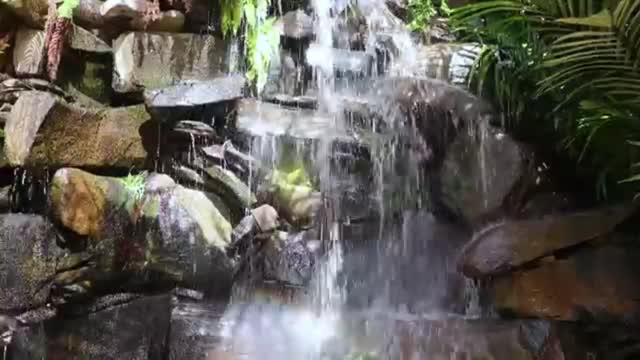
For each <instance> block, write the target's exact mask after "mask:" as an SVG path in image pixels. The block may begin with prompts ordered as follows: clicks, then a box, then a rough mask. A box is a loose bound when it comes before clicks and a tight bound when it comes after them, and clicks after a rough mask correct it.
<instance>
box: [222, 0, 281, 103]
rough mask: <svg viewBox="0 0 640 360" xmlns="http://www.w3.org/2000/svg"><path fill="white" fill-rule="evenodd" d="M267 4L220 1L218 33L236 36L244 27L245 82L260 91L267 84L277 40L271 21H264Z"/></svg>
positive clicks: (266, 0)
mask: <svg viewBox="0 0 640 360" xmlns="http://www.w3.org/2000/svg"><path fill="white" fill-rule="evenodd" d="M269 3H270V0H222V2H221V5H222V31H223V33H224V34H225V36H227V35H229V34H233V35H236V34H237V33H238V30H239V29H240V27H241V25H242V24H243V23H244V25H245V26H244V30H245V31H244V44H245V53H246V55H247V63H248V70H247V72H246V76H247V79H249V80H250V81H255V84H256V88H257V90H258V91H261V90H262V88H263V87H264V85H265V84H266V80H267V73H268V70H269V62H270V61H271V58H272V56H273V55H274V54H276V52H277V49H278V46H279V43H280V36H279V34H278V32H277V31H276V29H275V27H274V23H275V18H267V11H268V8H269Z"/></svg>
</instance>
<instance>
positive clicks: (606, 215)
mask: <svg viewBox="0 0 640 360" xmlns="http://www.w3.org/2000/svg"><path fill="white" fill-rule="evenodd" d="M634 209H635V206H633V205H619V206H617V207H609V208H603V209H599V210H591V211H584V212H577V213H569V214H558V215H549V216H545V217H543V218H541V219H537V220H536V219H532V220H521V221H506V222H503V223H499V224H495V225H490V226H489V227H487V228H486V229H483V230H481V231H480V232H478V233H476V234H475V235H474V238H473V239H472V240H471V241H470V242H469V243H468V244H467V245H466V246H465V248H464V249H463V250H462V253H461V257H462V258H461V263H460V264H459V266H460V268H461V269H462V272H463V273H464V274H465V275H467V276H470V277H479V276H489V275H496V274H499V273H501V272H505V271H509V270H513V269H514V268H517V267H519V266H522V265H524V264H526V263H528V262H531V261H534V260H536V259H539V258H541V257H543V256H545V255H550V254H552V253H553V252H556V251H558V250H561V249H564V248H568V247H571V246H574V245H577V244H579V243H581V242H585V241H589V240H594V239H596V238H598V237H600V236H603V235H606V234H608V233H610V232H611V231H612V230H613V229H614V228H615V226H616V225H618V224H620V223H621V222H622V221H624V220H625V219H626V218H627V217H628V216H629V215H630V214H631V212H633V210H634Z"/></svg>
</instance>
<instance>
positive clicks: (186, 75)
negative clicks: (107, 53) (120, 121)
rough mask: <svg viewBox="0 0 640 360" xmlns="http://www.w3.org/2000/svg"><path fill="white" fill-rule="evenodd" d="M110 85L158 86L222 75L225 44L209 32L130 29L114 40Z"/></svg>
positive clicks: (130, 89)
mask: <svg viewBox="0 0 640 360" xmlns="http://www.w3.org/2000/svg"><path fill="white" fill-rule="evenodd" d="M114 56H115V69H114V78H113V88H114V90H115V91H117V92H120V93H135V92H140V91H143V90H144V89H158V88H162V87H167V86H170V85H173V84H175V83H177V82H179V81H182V80H201V81H204V80H211V79H214V78H217V77H219V76H221V75H224V73H225V71H226V66H225V60H226V58H225V44H224V42H223V41H222V40H220V39H217V38H215V37H213V36H210V35H196V34H169V33H145V32H130V33H126V34H123V35H121V36H120V37H119V38H118V39H117V40H115V41H114Z"/></svg>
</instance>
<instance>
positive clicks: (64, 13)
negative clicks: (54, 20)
mask: <svg viewBox="0 0 640 360" xmlns="http://www.w3.org/2000/svg"><path fill="white" fill-rule="evenodd" d="M78 5H80V0H64V1H63V2H62V5H60V7H59V8H58V16H59V17H61V18H65V19H71V18H73V10H74V9H75V8H77V7H78Z"/></svg>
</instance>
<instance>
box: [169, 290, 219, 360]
mask: <svg viewBox="0 0 640 360" xmlns="http://www.w3.org/2000/svg"><path fill="white" fill-rule="evenodd" d="M223 313H224V308H222V306H220V305H217V304H214V305H209V304H200V303H194V302H188V301H179V302H178V304H177V305H176V306H175V307H174V308H173V310H172V312H171V327H170V334H169V339H168V347H169V354H168V359H169V360H184V359H203V360H204V359H218V358H217V357H213V358H212V357H211V355H212V353H214V352H215V351H216V349H220V348H222V347H223V344H222V341H223V335H224V334H223V329H222V328H223V326H224V325H223V324H222V323H221V321H220V320H221V319H220V318H221V317H222V315H223Z"/></svg>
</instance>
